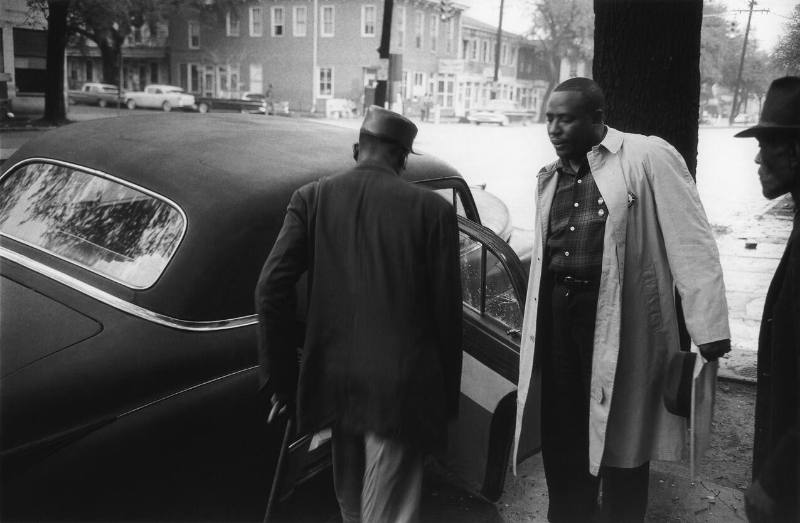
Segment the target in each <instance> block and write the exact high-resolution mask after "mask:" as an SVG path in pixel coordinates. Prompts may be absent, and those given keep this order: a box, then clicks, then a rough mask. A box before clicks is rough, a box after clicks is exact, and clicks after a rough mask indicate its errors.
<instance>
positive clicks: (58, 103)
mask: <svg viewBox="0 0 800 523" xmlns="http://www.w3.org/2000/svg"><path fill="white" fill-rule="evenodd" d="M68 9H69V0H48V2H47V10H48V15H47V73H46V76H45V78H46V83H45V87H44V120H46V121H48V122H52V123H61V122H64V121H66V119H67V107H66V103H65V101H64V50H65V48H66V46H67V11H68Z"/></svg>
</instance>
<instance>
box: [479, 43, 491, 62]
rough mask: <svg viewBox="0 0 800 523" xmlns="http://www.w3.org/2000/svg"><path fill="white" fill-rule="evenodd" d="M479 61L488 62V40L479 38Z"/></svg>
mask: <svg viewBox="0 0 800 523" xmlns="http://www.w3.org/2000/svg"><path fill="white" fill-rule="evenodd" d="M480 61H481V62H483V63H489V41H488V40H481V56H480Z"/></svg>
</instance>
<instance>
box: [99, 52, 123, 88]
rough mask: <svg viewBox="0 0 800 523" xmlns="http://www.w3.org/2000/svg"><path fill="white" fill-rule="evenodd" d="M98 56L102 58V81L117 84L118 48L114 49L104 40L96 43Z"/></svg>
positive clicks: (118, 81)
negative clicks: (98, 50) (98, 51)
mask: <svg viewBox="0 0 800 523" xmlns="http://www.w3.org/2000/svg"><path fill="white" fill-rule="evenodd" d="M97 47H98V48H99V49H100V57H101V59H102V60H103V82H105V83H107V84H113V85H118V84H119V83H120V78H119V48H116V49H114V48H113V47H112V46H110V45H109V44H108V43H106V42H101V43H99V44H98V45H97Z"/></svg>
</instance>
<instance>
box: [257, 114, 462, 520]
mask: <svg viewBox="0 0 800 523" xmlns="http://www.w3.org/2000/svg"><path fill="white" fill-rule="evenodd" d="M416 133H417V128H416V126H415V125H414V124H413V123H412V122H411V121H410V120H408V119H406V118H404V117H402V116H400V115H398V114H396V113H393V112H391V111H387V110H385V109H382V108H379V107H377V106H372V107H370V108H369V109H368V110H367V114H366V116H365V118H364V122H363V124H362V127H361V131H360V134H359V141H358V144H355V145H354V146H353V153H354V157H355V159H356V162H357V163H356V165H355V167H353V168H352V169H350V170H348V171H346V172H344V173H341V174H339V175H336V176H332V177H329V178H323V179H322V180H320V181H318V182H314V183H311V184H308V185H305V186H303V187H301V188H300V189H298V190H297V191H296V192H295V193H294V194H293V195H292V198H291V201H290V202H289V207H288V209H287V212H286V218H285V220H284V224H283V228H282V229H281V232H280V234H279V236H278V239H277V240H276V241H275V245H274V246H273V248H272V252H271V253H270V255H269V257H268V259H267V261H266V263H265V265H264V268H263V270H262V272H261V277H260V278H259V281H258V286H257V288H256V308H257V311H258V315H259V335H260V339H259V353H260V358H261V364H262V377H263V378H264V380H265V382H268V384H269V385H270V386H271V390H272V391H274V394H273V395H272V398H271V401H272V407H273V408H272V412H271V415H270V418H272V416H273V415H274V413H275V412H279V411H280V410H281V409H283V408H284V407H285V406H286V405H287V404H291V403H292V402H293V401H294V399H295V397H296V402H297V416H298V425H299V430H300V431H303V432H313V431H317V430H320V429H322V428H324V427H329V426H330V427H332V430H333V440H332V446H333V467H334V487H335V489H336V494H337V498H338V500H339V505H340V509H341V512H342V517H343V519H344V521H345V522H349V521H361V520H363V521H393V522H394V521H414V520H416V519H417V512H418V506H419V498H420V492H421V479H422V455H423V453H424V452H425V451H428V450H433V449H434V448H436V447H440V446H441V445H442V444H443V443H444V438H445V433H446V424H447V421H448V420H450V419H453V418H454V417H455V416H456V414H457V405H458V399H459V384H460V378H461V278H460V268H459V258H458V256H459V239H458V227H457V221H456V214H455V210H454V209H453V207H452V206H451V205H450V204H449V203H448V202H447V201H446V200H445V199H443V198H441V197H440V196H439V195H437V194H436V193H434V192H432V191H429V190H427V189H424V188H422V187H418V186H415V185H412V184H410V183H408V182H406V181H405V180H403V179H402V178H400V176H399V173H400V171H401V170H402V169H403V168H404V167H405V163H406V160H407V157H408V154H409V153H410V152H412V150H411V149H412V144H413V140H414V137H415V136H416ZM309 147H310V148H313V144H309ZM309 153H310V154H313V150H310V151H309ZM306 271H307V273H308V312H307V315H306V328H305V341H304V343H303V351H302V356H301V361H300V364H299V379H297V378H296V376H297V352H296V343H295V342H294V339H295V336H293V334H292V332H291V331H292V325H293V324H294V317H295V310H294V305H293V304H294V297H295V282H296V281H297V280H298V278H299V277H300V276H301V275H302V274H303V273H304V272H306ZM296 380H297V386H296V389H295V381H296ZM295 390H296V396H295Z"/></svg>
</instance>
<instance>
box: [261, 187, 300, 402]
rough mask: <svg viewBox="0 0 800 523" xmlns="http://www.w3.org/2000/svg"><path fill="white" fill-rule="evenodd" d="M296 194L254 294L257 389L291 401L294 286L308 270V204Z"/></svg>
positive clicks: (295, 369)
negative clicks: (260, 387) (256, 325)
mask: <svg viewBox="0 0 800 523" xmlns="http://www.w3.org/2000/svg"><path fill="white" fill-rule="evenodd" d="M302 191H303V189H300V190H298V191H296V192H295V193H294V194H293V195H292V198H291V200H290V201H289V207H288V208H287V210H286V216H285V218H284V220H283V226H282V228H281V230H280V233H279V234H278V238H277V239H276V240H275V244H274V245H273V247H272V251H271V252H270V253H269V256H268V257H267V261H266V262H265V263H264V267H263V268H262V269H261V275H260V276H259V278H258V283H257V285H256V291H255V306H256V313H257V314H258V358H259V364H260V377H261V386H262V387H264V386H265V385H267V384H269V386H270V390H271V391H272V392H278V393H281V394H284V395H286V396H287V397H289V398H293V397H294V394H295V388H296V383H297V374H298V362H297V347H296V345H297V343H296V336H295V331H294V329H295V322H294V318H295V306H296V296H295V283H296V282H297V280H298V279H299V278H300V276H301V275H302V274H303V272H305V271H306V269H307V268H308V258H309V257H308V238H307V236H308V226H307V223H308V202H307V200H306V198H304V195H303V192H302Z"/></svg>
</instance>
